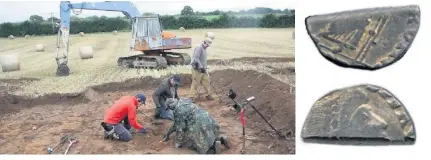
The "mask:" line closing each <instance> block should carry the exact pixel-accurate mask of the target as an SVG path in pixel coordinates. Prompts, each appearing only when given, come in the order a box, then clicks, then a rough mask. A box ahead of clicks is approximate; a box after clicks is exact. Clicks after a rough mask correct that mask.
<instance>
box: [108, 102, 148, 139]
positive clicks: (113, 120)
mask: <svg viewBox="0 0 431 160" xmlns="http://www.w3.org/2000/svg"><path fill="white" fill-rule="evenodd" d="M145 101H146V98H145V95H143V94H137V95H136V96H124V97H121V98H120V99H119V100H117V101H116V102H115V104H114V105H113V106H112V107H111V108H109V109H108V111H107V112H106V114H105V118H104V121H103V122H102V123H101V125H102V127H103V129H104V130H105V131H104V138H105V139H115V140H120V141H124V142H128V141H130V140H132V134H131V132H130V129H131V128H132V127H133V128H135V129H137V130H138V131H139V132H140V133H146V130H145V128H144V127H143V126H142V125H140V124H139V123H138V122H137V119H136V111H137V109H138V107H139V106H140V105H141V104H143V105H145Z"/></svg>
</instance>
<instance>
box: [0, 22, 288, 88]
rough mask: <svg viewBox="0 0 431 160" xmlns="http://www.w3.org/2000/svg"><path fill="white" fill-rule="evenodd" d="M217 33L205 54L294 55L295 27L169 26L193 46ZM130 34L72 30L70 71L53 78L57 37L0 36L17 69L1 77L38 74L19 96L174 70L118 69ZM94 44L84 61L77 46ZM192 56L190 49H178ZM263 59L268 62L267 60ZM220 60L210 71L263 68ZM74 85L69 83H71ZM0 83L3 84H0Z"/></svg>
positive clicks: (2, 49)
mask: <svg viewBox="0 0 431 160" xmlns="http://www.w3.org/2000/svg"><path fill="white" fill-rule="evenodd" d="M207 31H212V32H214V33H215V34H216V37H215V40H214V43H213V45H212V46H211V47H210V48H209V49H208V52H209V59H231V58H240V57H291V58H294V46H295V42H294V39H292V38H291V35H292V34H291V33H292V31H293V29H215V30H187V31H186V32H179V31H173V32H175V34H177V35H178V36H179V37H191V38H192V40H193V44H194V46H196V45H197V44H199V43H200V42H201V41H202V40H203V39H204V35H205V32H207ZM130 37H131V36H130V33H124V32H122V33H119V34H118V35H113V34H112V33H100V34H86V35H85V36H84V37H79V36H78V35H72V36H71V38H70V53H69V67H70V69H71V71H72V75H70V76H68V77H56V76H55V70H56V62H55V59H54V58H55V50H56V48H55V43H56V37H54V36H45V37H32V38H30V39H25V38H16V39H14V40H9V39H0V44H2V45H0V55H3V54H18V55H19V56H20V64H21V70H20V71H15V72H6V73H0V79H16V78H21V77H31V78H38V79H40V80H38V81H32V83H29V84H26V85H25V86H24V88H22V89H21V90H17V91H15V93H16V94H19V95H28V96H38V95H43V94H45V93H52V92H57V93H70V92H80V91H82V90H84V89H85V88H86V87H88V86H92V85H97V84H102V83H108V82H121V81H124V80H126V79H129V78H136V77H142V76H153V77H161V76H164V75H167V74H170V73H171V72H173V71H172V70H171V69H168V70H162V71H160V70H159V71H157V70H144V69H142V70H136V69H122V68H119V67H118V66H117V58H118V57H121V56H127V55H133V54H135V53H132V52H130V51H129V49H128V48H129V42H130ZM36 44H45V47H46V48H45V52H36V49H35V46H36ZM83 46H92V47H93V52H94V58H92V59H86V60H82V59H80V57H79V53H78V52H79V47H83ZM177 51H178V52H183V53H188V54H189V55H192V52H193V48H191V49H185V50H177ZM267 63H271V62H270V61H268V62H267ZM219 64H222V63H215V64H214V65H210V66H209V68H210V69H209V70H210V71H213V70H220V69H226V68H232V69H256V70H257V69H258V68H259V67H260V68H262V69H260V70H264V69H265V68H264V67H261V66H256V65H247V64H241V63H236V64H234V65H230V66H222V67H218V66H217V65H219ZM275 65H278V66H280V67H288V66H290V67H293V66H294V61H293V62H290V63H275ZM173 70H175V71H176V72H180V73H191V70H190V68H189V67H174V68H173ZM72 84H73V85H72ZM0 85H1V84H0Z"/></svg>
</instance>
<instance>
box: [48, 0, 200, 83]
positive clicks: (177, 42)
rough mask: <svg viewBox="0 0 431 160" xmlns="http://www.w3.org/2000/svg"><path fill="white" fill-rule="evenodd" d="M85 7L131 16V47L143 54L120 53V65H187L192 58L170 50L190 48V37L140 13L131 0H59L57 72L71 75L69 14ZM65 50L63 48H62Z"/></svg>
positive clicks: (158, 67)
mask: <svg viewBox="0 0 431 160" xmlns="http://www.w3.org/2000/svg"><path fill="white" fill-rule="evenodd" d="M83 10H101V11H114V12H122V13H123V14H124V15H125V16H126V17H127V18H129V19H130V20H131V24H132V37H131V42H130V50H131V51H138V52H141V53H142V54H137V55H132V56H125V57H119V58H118V60H117V63H118V66H120V67H126V68H152V69H163V68H166V67H167V66H168V65H187V64H190V62H191V58H190V56H189V55H188V54H185V53H176V52H169V50H172V49H188V48H191V43H192V39H191V38H178V37H176V35H175V34H173V33H171V32H166V31H163V30H162V24H161V23H160V20H159V18H158V16H157V15H141V13H140V12H139V10H138V9H137V8H136V7H135V5H134V4H133V3H131V2H127V1H105V2H82V3H71V2H69V1H61V2H60V17H61V18H60V20H61V21H60V24H59V29H58V36H57V53H56V62H57V66H58V67H57V72H56V75H57V76H68V75H70V69H69V67H68V65H67V63H68V53H69V30H70V15H71V12H73V13H74V14H80V13H81V12H82V11H83ZM61 50H63V51H61Z"/></svg>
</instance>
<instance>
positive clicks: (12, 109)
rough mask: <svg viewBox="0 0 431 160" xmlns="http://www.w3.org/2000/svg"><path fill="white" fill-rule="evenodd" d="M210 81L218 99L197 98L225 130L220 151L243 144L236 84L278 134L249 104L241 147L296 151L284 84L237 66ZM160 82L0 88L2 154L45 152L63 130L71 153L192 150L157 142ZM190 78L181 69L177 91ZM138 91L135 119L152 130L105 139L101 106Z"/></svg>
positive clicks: (291, 99) (290, 98) (161, 127)
mask: <svg viewBox="0 0 431 160" xmlns="http://www.w3.org/2000/svg"><path fill="white" fill-rule="evenodd" d="M163 78H166V77H163ZM211 80H212V83H213V88H215V89H216V90H215V92H216V93H218V95H219V96H221V97H220V98H221V103H218V102H217V101H203V100H199V101H197V102H196V103H197V104H198V105H199V106H200V107H201V108H203V109H205V110H207V111H208V112H210V114H211V115H212V116H213V117H214V118H215V119H216V120H217V122H218V123H219V125H220V126H221V128H222V129H221V132H222V134H225V135H228V136H229V137H230V139H231V143H232V146H233V147H232V148H231V149H229V150H227V149H224V148H223V150H222V154H238V153H240V150H241V149H242V147H241V146H242V140H241V135H242V127H241V123H240V120H239V115H238V114H236V112H235V111H233V109H232V107H229V106H231V105H232V104H233V103H232V101H231V100H230V99H229V98H227V92H228V90H229V89H233V90H235V92H236V93H237V98H236V99H237V100H243V99H244V98H247V97H250V96H254V97H256V100H255V101H253V105H254V106H256V108H257V110H259V111H260V112H261V113H262V114H263V116H264V117H265V118H266V119H267V120H268V121H269V122H270V123H271V124H272V125H273V126H274V127H275V128H277V129H278V130H279V131H281V132H282V134H283V135H284V137H282V138H280V137H278V136H276V134H275V132H274V131H272V129H271V128H270V127H269V126H268V125H267V124H266V123H265V122H264V121H263V119H262V118H261V117H260V116H259V115H258V114H257V113H256V112H255V111H254V110H252V109H248V110H247V111H246V114H245V115H246V135H247V136H246V137H247V139H248V140H247V141H246V152H247V153H250V154H254V153H260V154H271V153H278V154H294V153H295V135H294V133H295V94H294V93H290V92H289V86H288V85H287V84H286V83H283V82H281V81H278V80H276V79H274V78H272V77H271V76H269V75H267V74H262V73H258V72H256V71H237V70H222V71H215V72H212V73H211ZM160 81H161V78H151V77H144V78H136V79H130V80H127V81H125V82H121V83H107V84H103V85H98V86H93V87H91V88H89V89H87V90H86V91H85V92H83V93H76V94H57V93H54V94H50V95H46V96H43V97H39V98H37V99H31V98H28V97H22V96H15V95H11V94H9V93H8V92H7V91H3V92H0V99H1V101H0V106H1V107H0V117H1V121H0V124H1V125H0V153H21V154H22V153H25V154H29V153H37V154H44V153H46V147H48V146H55V145H56V143H58V142H59V140H60V137H61V136H63V135H65V134H74V135H75V136H77V138H78V139H79V140H80V142H79V143H78V144H77V146H76V147H75V148H73V149H72V150H71V152H70V153H71V154H111V153H123V154H152V153H155V154H194V153H195V152H193V151H190V150H187V149H175V148H174V147H173V140H171V141H170V142H168V143H159V141H160V139H161V137H162V135H163V133H164V132H165V131H166V130H167V128H168V127H169V125H170V124H171V122H169V121H161V122H159V121H157V123H156V121H155V120H153V113H154V104H153V102H152V99H151V94H152V93H153V92H154V89H155V88H156V87H157V86H158V84H159V83H160ZM190 85H191V76H190V75H181V85H180V86H181V87H180V90H179V92H180V93H179V94H180V96H183V97H185V96H187V94H188V92H189V88H190ZM202 91H203V89H202ZM138 92H140V93H144V94H146V95H147V97H148V100H147V105H146V106H144V107H143V108H142V111H143V114H139V115H138V122H140V123H141V124H142V125H144V126H145V127H147V128H150V129H151V130H152V131H151V133H149V134H147V135H137V134H134V135H133V136H134V137H133V140H132V141H131V142H129V143H122V142H115V141H109V140H103V138H102V134H103V133H102V131H101V129H102V128H101V127H100V126H99V124H100V122H101V121H102V120H103V114H104V112H105V110H106V109H107V108H108V107H109V106H110V105H112V104H113V103H114V102H115V100H116V99H118V98H120V97H121V96H124V95H134V94H136V93H138ZM65 146H66V145H65ZM63 149H64V148H63ZM59 150H61V148H60V149H59ZM63 151H64V150H63Z"/></svg>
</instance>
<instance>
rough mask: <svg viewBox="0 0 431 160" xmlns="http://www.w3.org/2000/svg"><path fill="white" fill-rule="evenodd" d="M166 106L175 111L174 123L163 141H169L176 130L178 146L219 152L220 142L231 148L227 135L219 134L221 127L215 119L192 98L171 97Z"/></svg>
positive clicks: (207, 151)
mask: <svg viewBox="0 0 431 160" xmlns="http://www.w3.org/2000/svg"><path fill="white" fill-rule="evenodd" d="M166 106H167V107H168V108H169V109H171V110H173V111H174V123H173V124H172V126H171V127H170V128H169V130H168V131H167V132H166V133H165V135H164V137H163V140H162V141H168V140H169V135H170V134H172V133H173V132H176V139H175V140H176V142H175V147H176V148H179V147H184V148H189V149H193V150H197V151H198V152H199V154H209V153H214V154H216V153H219V147H220V144H223V145H224V146H225V147H226V148H230V146H229V143H228V140H227V137H220V136H219V128H220V127H219V126H218V125H217V122H216V121H215V119H214V118H213V117H212V116H211V115H210V114H209V113H208V112H207V111H205V110H203V109H201V108H199V107H198V106H196V105H195V104H194V103H193V102H192V101H191V99H183V98H182V99H180V100H178V99H174V98H169V99H167V100H166Z"/></svg>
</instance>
